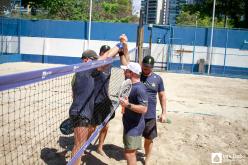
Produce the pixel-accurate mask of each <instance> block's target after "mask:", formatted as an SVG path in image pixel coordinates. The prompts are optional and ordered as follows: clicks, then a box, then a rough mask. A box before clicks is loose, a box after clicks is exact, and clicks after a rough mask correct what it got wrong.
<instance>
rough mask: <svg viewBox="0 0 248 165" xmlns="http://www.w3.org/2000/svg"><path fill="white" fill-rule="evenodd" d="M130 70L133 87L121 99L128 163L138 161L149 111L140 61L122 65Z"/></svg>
mask: <svg viewBox="0 0 248 165" xmlns="http://www.w3.org/2000/svg"><path fill="white" fill-rule="evenodd" d="M121 68H122V69H125V70H126V72H129V74H128V75H129V76H130V77H128V78H130V79H131V81H132V89H131V92H130V95H129V97H128V98H125V99H120V104H121V105H122V106H123V107H125V112H124V114H123V117H122V121H123V127H124V132H123V143H124V148H125V158H126V160H127V164H129V165H133V164H136V163H137V160H136V150H137V149H140V148H141V142H142V133H143V130H144V128H145V120H144V114H145V113H146V111H147V103H148V98H147V94H146V89H145V86H144V84H143V83H141V82H140V74H141V67H140V65H139V64H138V63H134V62H130V63H128V64H127V65H126V66H121Z"/></svg>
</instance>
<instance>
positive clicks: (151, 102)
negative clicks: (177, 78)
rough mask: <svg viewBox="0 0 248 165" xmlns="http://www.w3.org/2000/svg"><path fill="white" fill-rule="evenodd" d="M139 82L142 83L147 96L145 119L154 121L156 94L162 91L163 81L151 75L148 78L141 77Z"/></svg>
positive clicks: (153, 74) (157, 76) (155, 75)
mask: <svg viewBox="0 0 248 165" xmlns="http://www.w3.org/2000/svg"><path fill="white" fill-rule="evenodd" d="M141 82H143V83H144V85H145V87H146V92H147V94H148V109H147V112H146V114H145V119H156V105H157V93H158V92H162V91H164V83H163V80H162V78H161V77H160V76H159V75H157V74H155V73H152V74H151V75H150V76H144V75H141Z"/></svg>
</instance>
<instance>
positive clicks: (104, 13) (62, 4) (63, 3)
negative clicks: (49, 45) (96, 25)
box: [23, 0, 138, 22]
mask: <svg viewBox="0 0 248 165" xmlns="http://www.w3.org/2000/svg"><path fill="white" fill-rule="evenodd" d="M28 3H29V1H28V0H24V1H23V4H24V5H27V4H28ZM32 4H35V6H39V8H40V10H42V11H43V18H48V19H62V20H84V21H87V20H89V6H90V0H32ZM35 17H37V16H35ZM92 20H93V21H107V22H138V18H137V17H136V16H132V5H131V0H92Z"/></svg>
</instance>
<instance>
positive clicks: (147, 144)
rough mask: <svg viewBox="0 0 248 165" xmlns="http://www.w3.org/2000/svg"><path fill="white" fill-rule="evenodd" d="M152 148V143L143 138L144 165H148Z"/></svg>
mask: <svg viewBox="0 0 248 165" xmlns="http://www.w3.org/2000/svg"><path fill="white" fill-rule="evenodd" d="M152 146H153V141H152V140H150V139H146V138H145V143H144V148H145V154H146V159H145V165H149V161H150V158H151V152H152Z"/></svg>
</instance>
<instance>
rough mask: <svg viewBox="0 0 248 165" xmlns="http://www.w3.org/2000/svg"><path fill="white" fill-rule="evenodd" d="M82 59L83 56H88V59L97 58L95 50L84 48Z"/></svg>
mask: <svg viewBox="0 0 248 165" xmlns="http://www.w3.org/2000/svg"><path fill="white" fill-rule="evenodd" d="M81 58H82V59H83V58H90V59H98V55H97V54H96V52H95V51H94V50H90V49H88V50H85V51H84V52H83V54H82V57H81Z"/></svg>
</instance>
